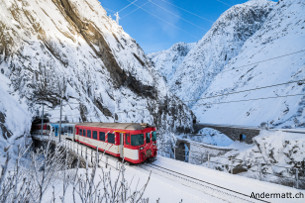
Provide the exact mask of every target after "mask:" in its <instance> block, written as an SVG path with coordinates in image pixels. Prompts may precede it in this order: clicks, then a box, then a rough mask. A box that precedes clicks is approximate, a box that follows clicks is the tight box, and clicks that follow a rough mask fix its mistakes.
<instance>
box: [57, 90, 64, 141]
mask: <svg viewBox="0 0 305 203" xmlns="http://www.w3.org/2000/svg"><path fill="white" fill-rule="evenodd" d="M62 98H63V90H61V97H60V115H59V129H58V136H59V142H61V116H62Z"/></svg>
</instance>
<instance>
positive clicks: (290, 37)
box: [193, 0, 305, 128]
mask: <svg viewBox="0 0 305 203" xmlns="http://www.w3.org/2000/svg"><path fill="white" fill-rule="evenodd" d="M304 11H305V2H304V1H302V0H297V1H292V0H285V1H281V2H279V3H278V4H277V5H275V6H274V8H273V10H272V12H271V13H270V14H269V16H268V19H267V20H266V21H265V23H264V24H263V26H262V27H261V29H259V30H258V31H257V32H256V33H255V34H254V35H253V36H252V37H251V38H249V39H248V40H247V41H246V43H245V44H244V45H243V47H242V49H241V51H240V53H239V54H238V56H236V57H235V58H233V59H232V60H231V61H230V62H229V64H228V65H226V66H225V68H224V70H223V71H222V72H221V73H219V74H218V75H217V76H216V77H215V78H214V80H213V82H212V84H211V85H210V86H209V88H208V89H207V90H206V91H205V93H204V94H203V95H202V98H203V97H207V96H210V95H215V94H225V93H228V92H236V91H242V90H247V89H252V88H257V87H263V86H269V85H273V84H279V83H285V82H288V81H296V80H302V79H304V78H305V66H304V65H305V58H304V52H298V53H296V52H297V51H299V50H304V46H305V37H304V36H305V29H304V26H305V21H304V19H305V12H304ZM288 53H295V54H288ZM287 54H288V55H287ZM277 56H283V57H278V58H276V59H274V60H268V61H263V62H260V63H255V62H257V61H262V60H265V59H270V58H274V57H277ZM247 64H249V65H247ZM297 94H300V95H299V96H290V97H285V96H286V95H297ZM304 94H305V86H304V83H301V82H300V83H291V84H287V85H281V86H275V87H272V88H266V89H260V90H256V91H250V92H243V93H239V94H231V95H227V96H223V97H217V98H213V99H209V100H202V101H198V102H197V104H196V105H197V106H194V108H193V110H194V111H195V112H196V114H197V115H198V117H199V119H200V121H202V122H206V121H209V122H212V123H227V124H243V125H252V126H253V125H255V126H258V125H260V124H261V123H265V125H267V126H270V127H272V126H276V127H292V128H297V127H305V126H304V121H305V112H304V106H305V97H304ZM282 96H283V97H282ZM267 97H276V98H270V99H262V100H253V101H245V102H236V103H222V104H215V105H201V104H202V103H219V102H228V101H233V100H250V99H257V98H267Z"/></svg>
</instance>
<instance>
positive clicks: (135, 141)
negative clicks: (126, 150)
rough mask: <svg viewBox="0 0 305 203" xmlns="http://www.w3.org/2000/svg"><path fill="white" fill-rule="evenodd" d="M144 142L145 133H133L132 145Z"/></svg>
mask: <svg viewBox="0 0 305 203" xmlns="http://www.w3.org/2000/svg"><path fill="white" fill-rule="evenodd" d="M143 144H144V135H143V134H138V135H131V146H140V145H143Z"/></svg>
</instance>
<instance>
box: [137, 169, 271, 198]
mask: <svg viewBox="0 0 305 203" xmlns="http://www.w3.org/2000/svg"><path fill="white" fill-rule="evenodd" d="M140 168H142V169H145V170H151V171H152V173H153V174H158V175H161V176H164V177H166V178H169V179H171V180H174V181H175V182H179V183H180V184H183V185H185V186H187V187H190V188H193V189H196V190H198V191H201V192H203V193H204V194H207V195H209V196H212V197H214V198H217V199H220V200H222V201H224V202H253V203H256V202H268V201H265V200H262V199H254V198H250V195H247V194H244V193H241V192H238V191H235V190H232V189H229V188H225V187H222V186H219V185H216V184H213V183H210V182H207V181H204V180H201V179H198V178H195V177H192V176H189V175H186V174H183V173H180V172H177V171H174V170H172V169H169V168H165V167H163V166H159V165H157V164H153V163H149V164H144V165H141V166H140Z"/></svg>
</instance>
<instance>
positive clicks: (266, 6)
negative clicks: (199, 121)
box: [150, 0, 273, 107]
mask: <svg viewBox="0 0 305 203" xmlns="http://www.w3.org/2000/svg"><path fill="white" fill-rule="evenodd" d="M272 5H273V3H272V2H269V1H265V0H258V1H257V0H256V1H249V2H247V3H244V4H240V5H236V6H234V7H232V8H230V9H229V10H227V11H226V12H225V13H223V14H222V15H221V16H220V17H219V19H218V20H217V21H216V22H215V23H214V24H213V26H212V28H211V29H210V30H209V31H208V32H207V34H206V35H204V37H203V38H202V39H201V40H200V41H199V42H197V43H196V45H195V46H193V48H192V49H191V50H190V51H189V52H188V54H187V55H186V56H185V57H183V58H182V60H181V63H180V64H179V66H178V68H177V70H176V71H175V74H174V76H172V77H171V78H168V84H169V86H170V88H171V90H172V92H174V93H175V94H176V95H178V97H179V98H181V99H182V100H183V101H188V100H196V99H198V98H199V97H200V96H201V95H202V93H203V92H204V91H205V90H206V89H207V87H208V86H209V85H210V83H211V82H212V80H213V79H214V77H215V76H216V75H217V74H218V73H219V72H221V70H222V69H223V68H224V66H225V65H226V64H227V63H228V62H229V61H230V60H231V59H232V58H233V57H235V56H236V55H237V54H238V53H239V50H240V49H241V47H242V46H243V44H244V42H245V41H246V40H247V39H248V38H249V37H250V36H252V35H253V34H254V33H255V32H256V31H257V30H258V29H259V28H260V27H261V25H262V23H263V22H264V20H265V19H266V16H267V15H268V13H269V12H270V9H271V8H272ZM174 46H175V45H174ZM171 49H173V48H171ZM171 49H170V50H168V51H166V52H170V51H171ZM161 54H162V52H161ZM150 56H152V60H153V61H154V62H155V64H156V65H157V66H158V64H159V62H158V61H159V60H160V57H159V56H158V55H157V56H158V57H157V56H156V55H154V54H153V55H150ZM168 61H169V62H170V61H171V58H169V59H168ZM178 61H179V60H178ZM167 63H168V62H166V63H163V64H160V65H162V66H166V65H167ZM177 65H178V64H177ZM177 65H176V64H175V66H177ZM157 69H160V68H157ZM161 73H162V72H161ZM165 76H166V77H167V75H165ZM193 104H194V102H190V103H188V105H189V106H190V107H191V106H192V105H193Z"/></svg>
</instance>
